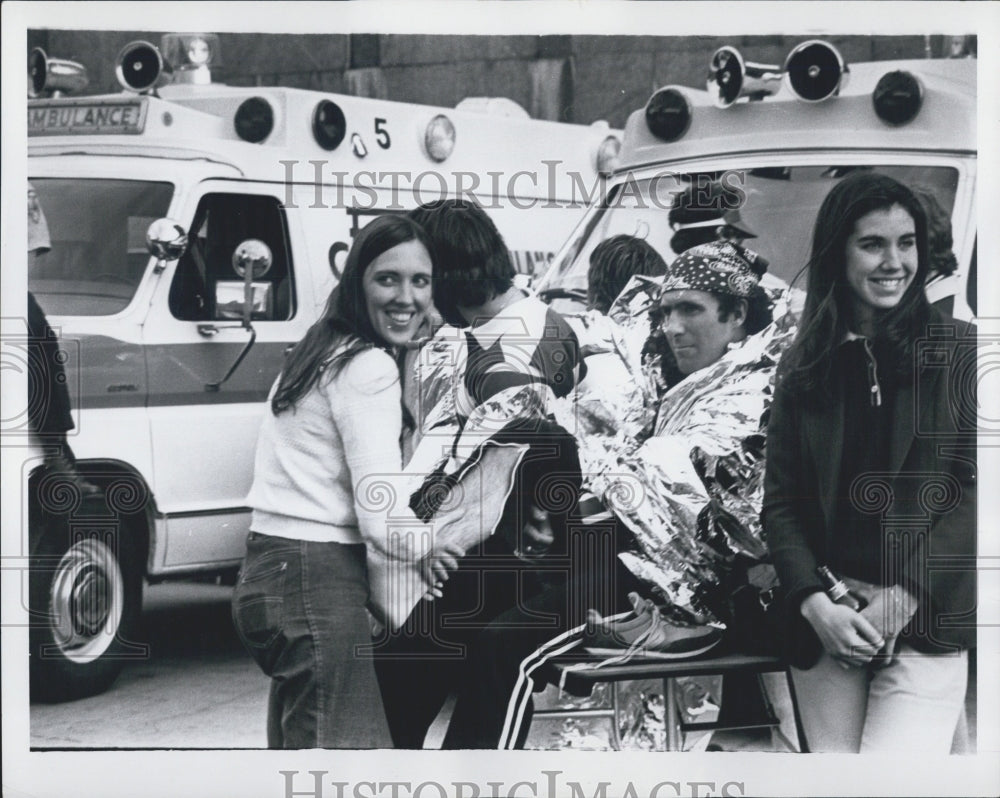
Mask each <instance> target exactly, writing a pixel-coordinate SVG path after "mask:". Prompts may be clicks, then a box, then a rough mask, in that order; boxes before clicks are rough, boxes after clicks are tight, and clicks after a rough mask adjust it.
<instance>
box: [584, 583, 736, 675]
mask: <svg viewBox="0 0 1000 798" xmlns="http://www.w3.org/2000/svg"><path fill="white" fill-rule="evenodd" d="M628 598H629V601H630V602H631V604H632V610H633V616H632V617H627V618H622V619H620V620H611V621H609V620H605V619H604V618H602V617H601V615H600V614H599V613H598V612H597V611H596V610H589V611H588V613H587V630H586V631H585V632H584V638H583V646H584V648H585V649H586V650H587V651H589V652H591V653H594V654H608V655H612V656H614V658H615V660H616V661H617V662H625V661H627V660H629V659H631V658H632V657H635V656H645V657H652V658H656V659H689V658H691V657H696V656H698V655H699V654H704V653H705V652H706V651H709V650H710V649H712V648H714V647H715V646H717V645H718V644H719V643H720V642H721V640H722V632H721V631H719V630H718V629H715V628H714V627H711V626H680V625H678V624H675V623H672V622H670V621H669V620H667V619H666V618H664V617H663V615H662V614H661V613H660V611H659V609H658V608H657V607H656V605H655V604H654V603H653V602H652V601H650V600H649V599H643V598H640V597H639V595H638V594H637V593H629V596H628ZM607 664H611V663H607Z"/></svg>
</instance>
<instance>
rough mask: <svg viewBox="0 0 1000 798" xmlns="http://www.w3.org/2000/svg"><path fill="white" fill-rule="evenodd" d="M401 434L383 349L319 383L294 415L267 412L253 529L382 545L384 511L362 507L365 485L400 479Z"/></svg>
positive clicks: (395, 382)
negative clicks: (390, 477)
mask: <svg viewBox="0 0 1000 798" xmlns="http://www.w3.org/2000/svg"><path fill="white" fill-rule="evenodd" d="M272 394H273V389H272ZM401 428H402V411H401V409H400V385H399V372H398V370H397V368H396V364H395V363H394V362H393V360H392V358H391V357H390V356H389V355H388V354H387V353H385V352H384V351H382V350H380V349H368V350H365V351H363V352H361V353H359V354H357V355H355V356H354V357H353V358H352V360H351V361H350V362H349V363H348V364H347V365H346V366H344V368H343V369H342V370H341V371H340V373H339V374H338V375H337V376H336V377H334V378H333V379H327V378H323V377H321V378H320V381H319V382H318V383H317V385H315V386H314V387H313V388H312V389H311V390H310V391H309V392H308V393H307V394H306V395H305V396H303V397H301V398H300V399H299V400H298V402H296V404H295V407H294V408H292V409H289V410H286V411H284V412H283V413H281V414H280V415H277V416H275V415H274V414H273V413H272V412H271V410H270V407H269V408H268V409H267V411H266V414H265V418H264V423H263V425H262V426H261V430H260V436H259V438H258V440H257V456H256V460H255V462H254V480H253V486H252V487H251V488H250V494H249V497H248V503H249V504H250V506H251V507H252V508H253V518H252V520H251V529H253V530H254V531H256V532H261V533H264V534H267V535H277V536H280V537H287V538H296V539H299V540H309V541H317V542H332V543H374V544H375V545H378V546H379V547H380V548H381V547H382V546H384V542H383V541H384V538H385V535H386V508H385V507H384V506H382V507H381V509H380V507H379V506H376V505H381V504H382V503H381V502H376V501H366V500H365V497H366V491H368V490H369V487H366V485H367V486H371V485H372V479H373V478H377V477H378V475H382V474H384V475H398V474H399V472H400V470H401V460H402V457H401V453H400V448H399V434H400V430H401ZM359 484H360V489H359ZM358 496H360V497H361V501H360V502H359V501H358V500H357V499H356V497H358ZM376 498H377V497H376Z"/></svg>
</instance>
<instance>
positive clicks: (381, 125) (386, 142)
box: [375, 117, 392, 150]
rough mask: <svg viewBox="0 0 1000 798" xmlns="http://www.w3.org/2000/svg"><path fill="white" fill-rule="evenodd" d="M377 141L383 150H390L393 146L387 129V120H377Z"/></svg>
mask: <svg viewBox="0 0 1000 798" xmlns="http://www.w3.org/2000/svg"><path fill="white" fill-rule="evenodd" d="M375 140H376V141H378V146H380V147H381V148H382V149H383V150H387V149H389V147H390V146H391V145H392V139H391V138H389V131H388V130H386V129H385V120H384V119H379V118H377V117H376V119H375Z"/></svg>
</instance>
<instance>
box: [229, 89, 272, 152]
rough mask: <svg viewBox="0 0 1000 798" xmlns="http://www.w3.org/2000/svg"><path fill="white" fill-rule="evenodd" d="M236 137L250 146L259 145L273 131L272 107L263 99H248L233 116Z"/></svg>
mask: <svg viewBox="0 0 1000 798" xmlns="http://www.w3.org/2000/svg"><path fill="white" fill-rule="evenodd" d="M233 127H234V128H235V129H236V135H237V136H239V137H240V138H241V139H243V140H244V141H249V142H250V143H251V144H260V143H261V142H262V141H264V139H266V138H267V137H268V136H270V135H271V131H273V130H274V107H273V106H272V105H271V103H270V102H268V101H267V99H266V98H265V97H249V98H247V99H246V100H244V101H243V102H241V103H240V107H239V108H237V109H236V114H235V115H234V116H233Z"/></svg>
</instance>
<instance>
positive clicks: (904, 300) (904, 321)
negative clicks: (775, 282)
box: [782, 170, 930, 400]
mask: <svg viewBox="0 0 1000 798" xmlns="http://www.w3.org/2000/svg"><path fill="white" fill-rule="evenodd" d="M928 269H929V257H928V249H927V221H926V215H925V213H924V210H923V207H922V206H921V204H920V201H919V200H918V199H917V198H916V196H914V194H913V192H912V191H910V190H909V189H908V188H907V187H906V186H904V185H903V184H902V183H900V182H899V181H897V180H894V179H893V178H891V177H888V176H886V175H883V174H879V173H877V172H873V171H868V170H865V171H859V172H854V173H853V174H851V175H848V176H847V177H845V178H844V179H843V180H841V181H840V182H839V183H838V184H837V185H836V186H834V187H833V188H832V189H831V190H830V192H829V193H828V194H827V195H826V198H825V199H824V200H823V203H822V205H821V206H820V209H819V213H818V214H817V216H816V224H815V226H814V228H813V239H812V254H811V257H810V260H809V263H808V265H807V274H808V281H809V282H808V286H807V290H806V302H805V307H804V308H803V311H802V316H801V319H800V322H799V332H798V334H797V336H796V339H795V341H794V343H793V344H792V346H791V348H790V349H789V350H788V352H787V353H786V354H785V357H784V358H783V359H782V372H783V379H784V378H787V379H788V381H789V384H790V389H791V390H793V391H794V392H796V393H799V394H800V395H803V396H805V397H807V398H808V397H813V398H816V399H819V400H825V399H826V398H828V397H829V395H830V391H831V388H832V386H831V385H830V384H829V379H830V377H829V375H830V370H831V364H832V356H833V352H834V350H835V348H836V347H837V345H838V344H839V343H840V341H842V340H843V339H844V337H845V336H846V334H847V333H848V332H854V333H857V334H861V335H865V336H868V337H875V338H879V339H881V340H883V341H885V342H886V343H887V344H888V346H889V348H890V351H891V352H892V364H891V366H892V367H893V368H896V369H899V370H903V369H905V368H908V367H909V366H908V364H911V363H912V349H913V346H914V345H915V343H916V340H917V338H918V337H919V336H920V334H921V332H922V329H923V326H924V324H925V322H926V320H927V318H928V316H929V313H930V306H929V305H928V303H927V297H926V296H925V294H924V282H925V280H926V278H927V272H928Z"/></svg>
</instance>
